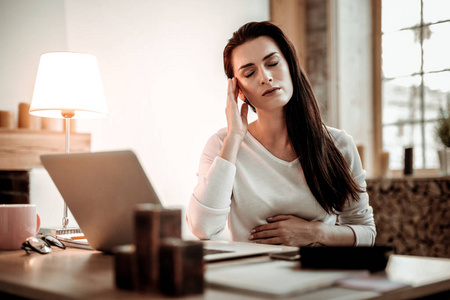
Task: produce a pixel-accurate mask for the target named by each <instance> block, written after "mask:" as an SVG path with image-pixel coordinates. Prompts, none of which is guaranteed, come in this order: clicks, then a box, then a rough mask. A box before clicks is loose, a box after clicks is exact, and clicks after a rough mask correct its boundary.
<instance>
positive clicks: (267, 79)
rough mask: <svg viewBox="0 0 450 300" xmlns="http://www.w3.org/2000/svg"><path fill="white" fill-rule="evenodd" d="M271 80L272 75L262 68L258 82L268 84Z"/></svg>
mask: <svg viewBox="0 0 450 300" xmlns="http://www.w3.org/2000/svg"><path fill="white" fill-rule="evenodd" d="M272 80H273V79H272V73H271V72H270V71H269V70H267V69H265V68H262V69H261V72H260V80H259V81H260V82H261V84H266V83H268V82H272Z"/></svg>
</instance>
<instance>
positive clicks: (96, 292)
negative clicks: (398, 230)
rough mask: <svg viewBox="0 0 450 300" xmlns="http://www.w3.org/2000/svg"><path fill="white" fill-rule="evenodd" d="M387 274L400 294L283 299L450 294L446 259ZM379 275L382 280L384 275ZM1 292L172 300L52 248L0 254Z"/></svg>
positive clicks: (101, 259) (227, 295)
mask: <svg viewBox="0 0 450 300" xmlns="http://www.w3.org/2000/svg"><path fill="white" fill-rule="evenodd" d="M269 260H270V259H269V258H268V257H267V256H261V257H254V258H247V259H241V260H235V261H230V262H219V263H211V264H208V265H207V266H206V272H208V269H211V268H220V267H223V266H228V265H230V264H236V263H255V262H266V261H267V262H268V261H269ZM386 273H387V275H388V276H390V278H393V279H396V280H400V281H404V282H407V283H409V284H412V286H410V287H409V286H408V287H406V288H402V289H400V290H395V291H391V292H388V293H384V294H380V293H375V292H365V291H357V290H351V289H345V288H340V287H330V288H326V289H322V290H318V291H315V292H311V293H308V294H303V295H299V296H297V297H289V298H283V299H296V298H301V299H333V298H337V297H341V299H345V298H353V299H361V298H364V299H402V298H403V299H406V298H413V297H421V296H425V295H429V294H435V293H439V292H442V291H447V290H450V259H442V258H425V257H414V256H404V255H393V256H391V259H390V262H389V265H388V267H387V270H386ZM381 276H385V274H384V273H382V275H381ZM1 293H6V294H11V295H15V296H19V297H24V298H39V299H48V300H50V299H173V298H171V297H165V296H163V295H159V294H157V293H154V294H139V293H137V292H128V291H124V290H119V289H116V288H115V286H114V273H113V256H111V255H105V254H103V253H101V252H97V251H89V250H82V249H71V248H68V249H66V250H61V249H54V251H53V252H52V253H50V254H48V255H40V254H38V253H33V254H31V255H27V254H25V252H24V251H22V250H20V251H0V298H2V297H1V296H2V295H1ZM184 299H214V300H221V299H260V298H258V297H257V296H252V295H248V294H247V295H246V294H241V293H237V292H233V291H228V290H220V289H213V288H206V290H205V293H204V294H203V295H196V296H190V297H185V298H184Z"/></svg>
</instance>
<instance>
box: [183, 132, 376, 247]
mask: <svg viewBox="0 0 450 300" xmlns="http://www.w3.org/2000/svg"><path fill="white" fill-rule="evenodd" d="M328 130H329V131H330V133H331V135H332V137H333V138H334V142H335V144H336V146H337V147H338V149H339V150H340V151H341V153H342V154H343V156H344V158H345V160H346V161H347V163H348V164H349V166H350V170H351V172H352V175H353V178H354V180H355V181H356V183H357V184H358V185H359V186H360V187H361V188H362V189H363V190H365V189H366V182H365V176H366V175H365V174H366V171H365V170H363V168H362V164H361V160H360V157H359V154H358V151H357V149H356V146H355V143H354V142H353V139H352V137H351V136H349V135H348V134H347V133H346V132H345V131H343V130H338V129H335V128H331V127H328ZM226 135H227V129H226V128H224V129H221V130H219V131H218V132H217V133H216V134H214V135H213V136H212V137H211V138H210V139H209V140H208V142H207V144H206V146H205V148H204V150H203V153H202V156H201V159H200V166H199V171H198V184H197V186H196V187H195V189H194V193H193V194H192V196H191V199H190V201H189V205H188V208H187V212H186V220H187V223H188V227H189V229H190V230H191V231H192V233H193V234H194V235H196V236H197V237H198V238H200V239H214V237H215V236H217V235H218V234H219V233H220V232H221V231H222V230H223V229H224V228H225V227H226V224H227V220H228V227H229V229H230V233H231V239H232V240H233V241H241V242H248V236H249V235H250V230H251V229H253V228H254V227H256V226H258V225H262V224H266V223H267V221H266V219H267V218H269V217H273V216H275V215H279V214H289V215H295V216H297V217H300V218H303V219H305V220H308V221H321V222H323V223H325V224H336V219H338V223H339V224H340V225H346V226H349V227H350V228H351V229H352V230H353V232H354V234H355V237H356V242H355V246H369V245H374V243H375V236H376V229H375V222H374V219H373V211H372V207H371V206H370V205H369V197H368V195H367V193H366V192H363V193H360V194H359V196H360V199H359V201H355V200H353V199H350V200H349V201H347V203H346V204H345V206H344V207H343V210H342V212H340V213H339V217H338V218H336V215H334V214H328V213H327V212H326V211H325V210H324V209H323V208H322V207H321V206H320V204H319V203H318V202H317V200H316V199H315V197H314V196H313V194H312V193H311V190H310V189H309V187H308V184H307V183H306V180H305V177H304V174H303V170H302V167H301V165H300V161H299V160H298V158H297V159H296V160H294V161H292V162H287V161H284V160H281V159H279V158H277V157H276V156H274V155H273V154H271V153H270V152H269V151H268V150H267V149H266V148H265V147H264V146H263V145H262V144H261V143H259V141H258V140H256V139H255V138H254V137H253V136H252V135H251V134H250V132H247V134H246V136H245V138H244V140H243V141H242V144H241V147H240V149H239V152H238V155H237V159H236V164H232V163H231V162H229V161H227V160H225V159H222V158H221V157H219V156H218V155H219V152H220V150H221V149H222V145H223V141H224V139H225V137H226Z"/></svg>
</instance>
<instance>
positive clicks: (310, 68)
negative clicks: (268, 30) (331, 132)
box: [306, 0, 329, 122]
mask: <svg viewBox="0 0 450 300" xmlns="http://www.w3.org/2000/svg"><path fill="white" fill-rule="evenodd" d="M306 31H307V43H306V53H307V65H306V69H307V72H306V73H307V74H308V77H309V80H310V82H311V85H312V87H313V90H314V94H315V96H316V99H317V101H318V102H319V104H320V109H321V111H322V117H323V119H324V120H325V122H327V119H328V116H327V111H328V87H327V85H328V77H329V74H328V70H329V66H328V64H329V62H328V51H329V50H328V38H327V1H326V0H307V2H306Z"/></svg>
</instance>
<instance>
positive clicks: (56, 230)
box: [38, 226, 83, 236]
mask: <svg viewBox="0 0 450 300" xmlns="http://www.w3.org/2000/svg"><path fill="white" fill-rule="evenodd" d="M76 233H80V234H82V233H83V232H82V231H81V229H80V228H78V227H66V228H64V227H62V226H55V227H49V228H40V229H39V233H38V234H44V235H46V234H51V235H53V236H57V235H62V234H76Z"/></svg>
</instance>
